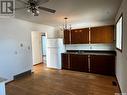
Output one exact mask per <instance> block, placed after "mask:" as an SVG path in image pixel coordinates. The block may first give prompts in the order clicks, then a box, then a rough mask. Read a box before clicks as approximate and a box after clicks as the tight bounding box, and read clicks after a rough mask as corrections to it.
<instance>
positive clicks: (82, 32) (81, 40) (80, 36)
mask: <svg viewBox="0 0 127 95" xmlns="http://www.w3.org/2000/svg"><path fill="white" fill-rule="evenodd" d="M88 43H89V28H84V29H74V30H71V44H88Z"/></svg>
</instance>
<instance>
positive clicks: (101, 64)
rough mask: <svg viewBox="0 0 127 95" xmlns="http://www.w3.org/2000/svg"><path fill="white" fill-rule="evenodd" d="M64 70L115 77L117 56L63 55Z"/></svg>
mask: <svg viewBox="0 0 127 95" xmlns="http://www.w3.org/2000/svg"><path fill="white" fill-rule="evenodd" d="M88 56H89V57H88ZM62 69H67V70H74V71H81V72H90V73H96V74H103V75H115V56H114V55H84V54H62Z"/></svg>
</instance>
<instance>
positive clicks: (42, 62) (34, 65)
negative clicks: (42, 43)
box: [33, 62, 43, 66]
mask: <svg viewBox="0 0 127 95" xmlns="http://www.w3.org/2000/svg"><path fill="white" fill-rule="evenodd" d="M40 64H43V62H40V63H37V64H35V65H33V66H36V65H40Z"/></svg>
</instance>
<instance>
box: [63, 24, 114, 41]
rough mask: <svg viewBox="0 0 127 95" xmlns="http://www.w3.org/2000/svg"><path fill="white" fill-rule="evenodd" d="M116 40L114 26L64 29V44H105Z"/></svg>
mask: <svg viewBox="0 0 127 95" xmlns="http://www.w3.org/2000/svg"><path fill="white" fill-rule="evenodd" d="M113 41H114V26H113V25H109V26H101V27H93V28H90V31H89V28H84V29H73V30H71V31H69V30H65V31H64V44H88V43H89V42H90V43H91V44H97V43H99V44H101V43H102V44H105V43H113Z"/></svg>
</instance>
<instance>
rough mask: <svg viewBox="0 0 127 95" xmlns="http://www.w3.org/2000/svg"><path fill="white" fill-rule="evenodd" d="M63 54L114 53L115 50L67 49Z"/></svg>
mask: <svg viewBox="0 0 127 95" xmlns="http://www.w3.org/2000/svg"><path fill="white" fill-rule="evenodd" d="M63 54H78V55H114V56H116V52H115V51H83V50H67V52H64V53H63Z"/></svg>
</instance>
